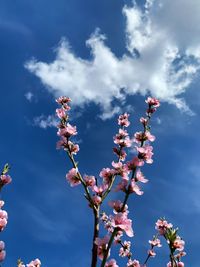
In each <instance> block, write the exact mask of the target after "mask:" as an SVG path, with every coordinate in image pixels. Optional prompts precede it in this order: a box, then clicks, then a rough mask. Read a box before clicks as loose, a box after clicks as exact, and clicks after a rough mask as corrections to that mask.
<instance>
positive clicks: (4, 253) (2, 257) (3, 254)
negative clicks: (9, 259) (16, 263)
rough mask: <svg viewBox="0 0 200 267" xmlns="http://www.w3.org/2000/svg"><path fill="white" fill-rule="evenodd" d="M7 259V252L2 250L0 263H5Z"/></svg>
mask: <svg viewBox="0 0 200 267" xmlns="http://www.w3.org/2000/svg"><path fill="white" fill-rule="evenodd" d="M5 257H6V252H5V250H1V251H0V262H1V261H3V260H4V259H5Z"/></svg>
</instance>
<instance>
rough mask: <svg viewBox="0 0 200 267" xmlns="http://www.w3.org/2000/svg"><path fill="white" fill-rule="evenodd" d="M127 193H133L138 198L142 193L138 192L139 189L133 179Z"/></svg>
mask: <svg viewBox="0 0 200 267" xmlns="http://www.w3.org/2000/svg"><path fill="white" fill-rule="evenodd" d="M129 192H130V193H135V194H136V195H138V196H141V195H143V193H144V192H143V191H141V190H140V187H139V186H138V185H137V184H136V182H135V181H134V179H132V180H131V183H130V185H129Z"/></svg>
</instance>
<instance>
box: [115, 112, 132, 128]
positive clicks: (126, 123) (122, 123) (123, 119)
mask: <svg viewBox="0 0 200 267" xmlns="http://www.w3.org/2000/svg"><path fill="white" fill-rule="evenodd" d="M129 116H130V114H127V113H124V114H122V115H120V116H119V118H118V124H119V125H120V126H124V127H128V126H129V125H130V122H129V120H128V117H129Z"/></svg>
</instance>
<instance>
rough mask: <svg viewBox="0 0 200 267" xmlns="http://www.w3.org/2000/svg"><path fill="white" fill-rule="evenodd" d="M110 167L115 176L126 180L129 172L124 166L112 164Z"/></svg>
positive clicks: (120, 163)
mask: <svg viewBox="0 0 200 267" xmlns="http://www.w3.org/2000/svg"><path fill="white" fill-rule="evenodd" d="M112 166H113V167H114V168H115V171H116V173H115V174H116V175H120V176H121V177H122V178H123V179H125V180H128V179H129V177H128V175H129V170H128V168H127V166H126V165H125V164H122V162H117V163H116V162H114V161H113V162H112Z"/></svg>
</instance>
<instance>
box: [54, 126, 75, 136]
mask: <svg viewBox="0 0 200 267" xmlns="http://www.w3.org/2000/svg"><path fill="white" fill-rule="evenodd" d="M57 134H58V135H59V136H61V137H66V138H69V137H70V136H74V135H76V134H77V131H76V126H72V125H71V124H69V123H67V125H66V126H65V127H64V128H60V129H59V130H58V132H57Z"/></svg>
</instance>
